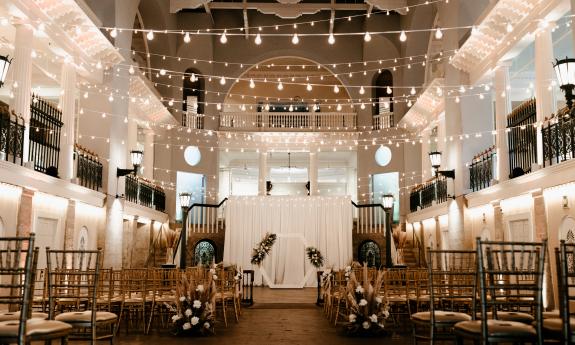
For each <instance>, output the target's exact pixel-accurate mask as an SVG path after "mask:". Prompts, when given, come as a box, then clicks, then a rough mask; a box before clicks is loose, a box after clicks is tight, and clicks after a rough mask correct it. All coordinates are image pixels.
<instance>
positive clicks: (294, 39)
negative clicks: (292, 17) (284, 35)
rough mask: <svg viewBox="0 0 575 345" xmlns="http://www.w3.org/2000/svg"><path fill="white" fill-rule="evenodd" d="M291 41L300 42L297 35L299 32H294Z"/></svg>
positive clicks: (293, 42)
mask: <svg viewBox="0 0 575 345" xmlns="http://www.w3.org/2000/svg"><path fill="white" fill-rule="evenodd" d="M291 43H292V44H298V43H299V37H297V34H293V37H292V39H291Z"/></svg>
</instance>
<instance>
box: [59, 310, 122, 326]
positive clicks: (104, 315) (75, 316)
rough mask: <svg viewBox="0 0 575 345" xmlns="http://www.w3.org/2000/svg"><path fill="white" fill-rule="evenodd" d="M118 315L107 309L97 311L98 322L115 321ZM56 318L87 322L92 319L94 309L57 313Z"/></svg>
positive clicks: (65, 320)
mask: <svg viewBox="0 0 575 345" xmlns="http://www.w3.org/2000/svg"><path fill="white" fill-rule="evenodd" d="M117 318H118V316H117V315H116V314H114V313H109V312H107V311H97V312H96V322H108V321H115V320H116V319H117ZM55 319H56V320H57V321H62V322H67V323H72V324H73V323H86V322H90V321H91V320H92V311H91V310H86V311H78V312H68V313H62V314H58V315H56V317H55Z"/></svg>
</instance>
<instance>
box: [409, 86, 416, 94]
mask: <svg viewBox="0 0 575 345" xmlns="http://www.w3.org/2000/svg"><path fill="white" fill-rule="evenodd" d="M415 92H416V91H415V88H414V87H412V88H411V91H409V93H410V94H412V95H415Z"/></svg>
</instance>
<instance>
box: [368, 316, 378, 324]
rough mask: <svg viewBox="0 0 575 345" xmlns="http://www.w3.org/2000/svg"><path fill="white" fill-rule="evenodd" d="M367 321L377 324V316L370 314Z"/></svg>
mask: <svg viewBox="0 0 575 345" xmlns="http://www.w3.org/2000/svg"><path fill="white" fill-rule="evenodd" d="M369 321H371V322H373V323H377V315H375V314H371V316H370V317H369Z"/></svg>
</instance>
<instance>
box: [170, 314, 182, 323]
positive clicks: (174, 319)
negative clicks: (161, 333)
mask: <svg viewBox="0 0 575 345" xmlns="http://www.w3.org/2000/svg"><path fill="white" fill-rule="evenodd" d="M181 318H182V316H181V315H180V314H178V315H174V316H172V322H176V321H178V320H179V319H181Z"/></svg>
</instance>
